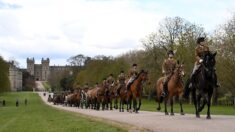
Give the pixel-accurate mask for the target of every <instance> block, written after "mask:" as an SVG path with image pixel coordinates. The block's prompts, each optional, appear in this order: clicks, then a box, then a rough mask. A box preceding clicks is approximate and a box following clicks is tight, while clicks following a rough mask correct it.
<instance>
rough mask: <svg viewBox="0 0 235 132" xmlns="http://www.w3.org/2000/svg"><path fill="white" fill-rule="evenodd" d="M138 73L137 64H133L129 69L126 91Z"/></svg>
mask: <svg viewBox="0 0 235 132" xmlns="http://www.w3.org/2000/svg"><path fill="white" fill-rule="evenodd" d="M137 75H138V70H137V64H133V65H132V68H131V69H130V70H129V78H130V79H129V81H128V82H127V84H126V91H128V90H129V89H130V86H131V84H132V83H133V82H134V80H135V79H136V77H137Z"/></svg>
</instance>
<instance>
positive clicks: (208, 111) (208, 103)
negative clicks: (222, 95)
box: [206, 88, 213, 119]
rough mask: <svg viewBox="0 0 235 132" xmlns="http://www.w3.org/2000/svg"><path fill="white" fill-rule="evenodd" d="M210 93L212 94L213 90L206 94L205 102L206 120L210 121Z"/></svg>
mask: <svg viewBox="0 0 235 132" xmlns="http://www.w3.org/2000/svg"><path fill="white" fill-rule="evenodd" d="M212 93H213V88H212V91H210V92H208V100H207V107H208V109H207V117H206V118H207V119H211V113H210V106H211V97H212Z"/></svg>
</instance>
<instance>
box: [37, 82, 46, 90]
mask: <svg viewBox="0 0 235 132" xmlns="http://www.w3.org/2000/svg"><path fill="white" fill-rule="evenodd" d="M42 83H43V81H36V89H37V91H45V89H44V86H43V84H42Z"/></svg>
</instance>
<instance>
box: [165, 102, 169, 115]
mask: <svg viewBox="0 0 235 132" xmlns="http://www.w3.org/2000/svg"><path fill="white" fill-rule="evenodd" d="M167 100H168V98H165V100H164V105H165V115H169V113H168V112H167Z"/></svg>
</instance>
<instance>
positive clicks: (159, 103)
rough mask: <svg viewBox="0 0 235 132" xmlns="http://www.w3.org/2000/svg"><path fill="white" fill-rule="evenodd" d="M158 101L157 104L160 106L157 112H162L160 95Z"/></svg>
mask: <svg viewBox="0 0 235 132" xmlns="http://www.w3.org/2000/svg"><path fill="white" fill-rule="evenodd" d="M157 96H158V97H157V98H158V99H157V104H158V107H157V110H158V111H160V110H161V102H160V95H157Z"/></svg>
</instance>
